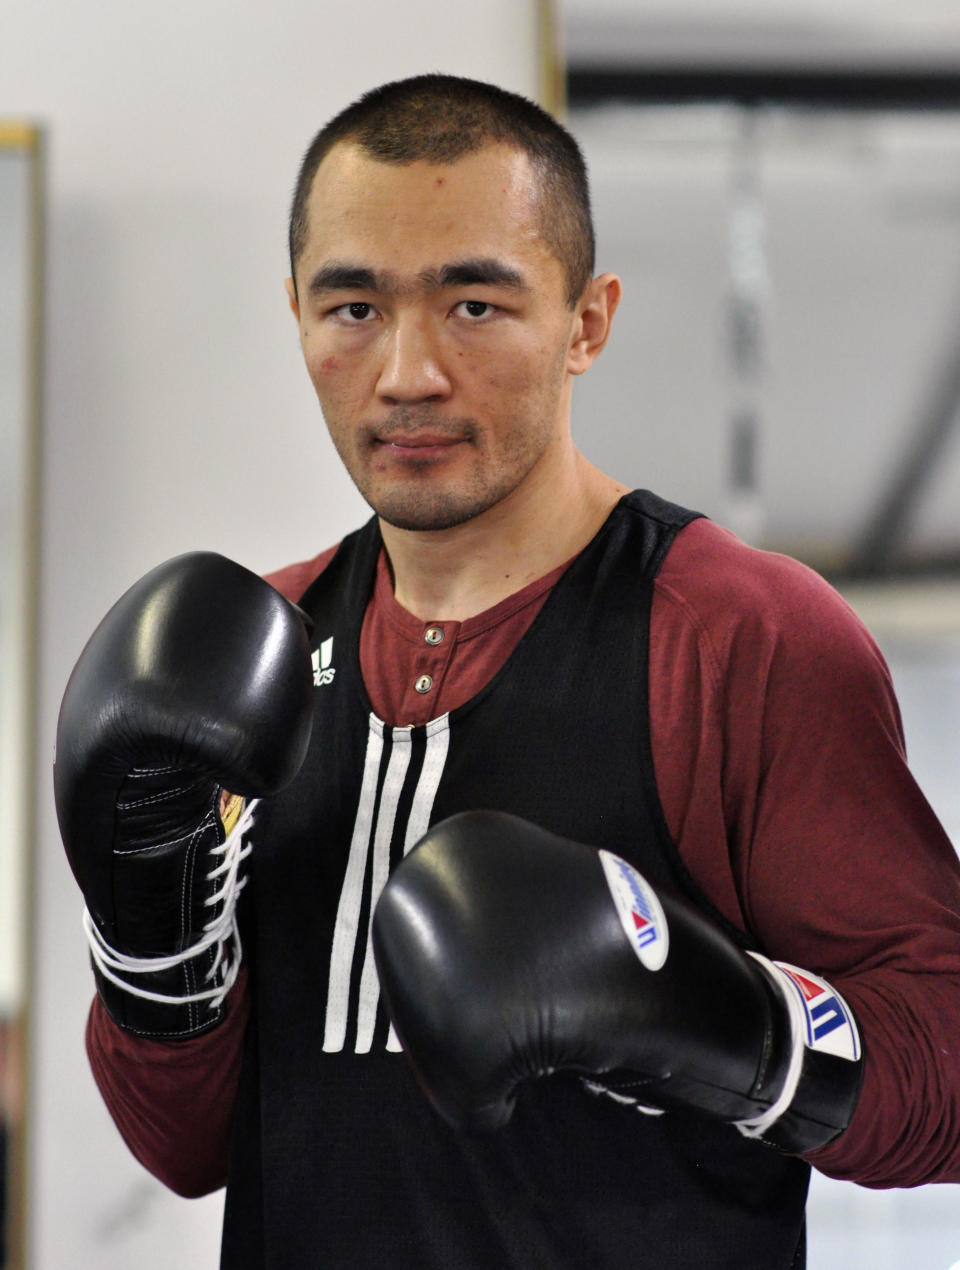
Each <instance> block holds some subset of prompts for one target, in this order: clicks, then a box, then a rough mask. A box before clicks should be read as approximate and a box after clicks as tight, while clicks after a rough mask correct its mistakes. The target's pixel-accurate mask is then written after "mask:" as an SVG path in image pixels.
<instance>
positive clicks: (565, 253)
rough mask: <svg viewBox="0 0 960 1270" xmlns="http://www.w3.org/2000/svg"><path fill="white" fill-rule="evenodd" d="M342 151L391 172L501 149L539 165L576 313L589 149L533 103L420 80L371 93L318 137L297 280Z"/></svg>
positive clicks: (446, 78) (300, 194)
mask: <svg viewBox="0 0 960 1270" xmlns="http://www.w3.org/2000/svg"><path fill="white" fill-rule="evenodd" d="M339 141H350V142H353V143H354V144H355V145H357V146H359V147H360V148H361V149H362V150H364V151H365V152H366V153H367V154H368V155H369V156H370V157H371V158H373V159H377V160H379V161H380V162H382V163H398V164H402V163H413V162H415V161H417V160H418V159H425V160H426V161H427V162H428V163H452V162H455V161H456V160H457V159H460V158H462V157H463V156H464V155H466V154H470V153H472V152H474V151H476V150H480V149H481V148H482V147H483V146H485V145H490V144H494V143H497V142H499V143H502V144H506V145H511V146H514V147H515V148H516V149H518V150H521V151H522V152H523V153H525V154H526V155H527V156H528V158H529V159H530V161H531V163H532V165H533V168H534V171H535V172H536V174H537V176H538V178H539V182H540V204H541V208H540V216H541V228H542V233H543V237H544V240H545V242H546V243H547V245H548V246H549V247H550V249H551V251H553V252H554V254H555V255H556V256H557V258H558V259H559V260H560V261H561V262H562V263H563V266H564V269H565V271H566V275H567V299H568V302H569V303H570V305H571V307H572V306H573V305H574V304H575V303H576V301H577V300H578V299H579V297H580V295H581V294H582V292H583V289H584V287H585V286H586V285H587V282H588V281H589V280H590V278H591V277H592V276H593V268H594V250H595V248H594V233H593V221H592V217H591V213H590V189H589V184H588V181H587V169H586V164H585V162H584V159H583V155H582V153H581V151H580V147H579V146H578V145H577V143H576V141H575V140H574V139H573V137H572V136H571V135H570V133H569V132H568V131H567V130H566V128H564V127H563V126H562V125H561V124H559V123H558V122H557V120H556V119H554V118H553V116H552V115H550V114H548V113H547V111H545V110H543V109H542V108H541V107H540V106H538V105H536V104H535V103H534V102H532V101H529V100H528V99H527V98H526V97H521V96H519V95H518V94H517V93H511V92H507V91H506V90H505V89H503V88H497V87H495V86H494V85H493V84H485V83H482V82H480V81H478V80H473V79H463V78H460V77H459V76H456V75H417V76H414V77H413V78H412V79H403V80H396V81H395V82H393V83H390V84H384V85H382V86H381V87H380V88H374V89H372V90H371V91H370V92H368V93H365V94H364V95H363V96H362V97H360V98H359V99H358V100H357V101H355V102H354V103H353V104H352V105H350V106H347V108H346V109H345V110H343V111H341V112H340V114H338V115H337V116H335V118H333V119H332V120H331V121H330V122H329V123H328V124H326V125H325V126H324V127H323V128H321V130H320V131H319V132H318V133H317V135H316V136H315V137H314V139H313V141H312V142H311V143H310V147H309V149H308V150H307V152H306V154H305V155H304V158H303V162H302V164H301V166H300V174H299V176H298V178H297V184H296V189H295V191H294V196H293V204H292V207H291V211H290V234H289V247H290V272H291V276H292V277H293V278H294V286H296V273H295V272H294V270H295V266H296V262H297V260H298V259H299V257H300V254H301V253H302V251H303V249H304V247H305V245H306V238H307V200H308V198H309V196H310V189H311V186H312V185H313V178H314V176H315V175H316V171H317V168H318V167H319V166H320V164H321V162H322V161H323V159H324V158H325V157H326V155H327V154H328V153H329V152H330V150H331V149H332V148H333V147H334V146H335V145H336V144H337V143H338V142H339Z"/></svg>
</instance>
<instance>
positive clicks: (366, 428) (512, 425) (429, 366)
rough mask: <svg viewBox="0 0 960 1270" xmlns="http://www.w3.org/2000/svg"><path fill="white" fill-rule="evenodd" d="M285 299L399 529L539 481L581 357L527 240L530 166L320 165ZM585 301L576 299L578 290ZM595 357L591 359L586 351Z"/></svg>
mask: <svg viewBox="0 0 960 1270" xmlns="http://www.w3.org/2000/svg"><path fill="white" fill-rule="evenodd" d="M308 227H309V228H308V234H307V241H306V246H305V248H304V250H303V252H302V254H301V256H300V258H299V260H298V261H297V266H296V268H297V296H298V297H299V298H298V299H297V298H296V297H295V296H294V293H293V290H292V287H290V286H289V284H288V289H289V291H290V299H291V307H292V308H293V311H294V314H295V316H296V317H297V321H298V324H299V329H300V340H301V345H302V349H303V355H304V359H305V361H306V366H307V370H308V373H309V375H310V378H311V380H312V382H313V386H314V388H315V389H316V393H317V397H318V399H319V401H320V405H321V408H322V410H323V414H324V418H325V420H326V423H327V426H328V428H329V430H330V434H331V437H332V439H333V442H334V445H335V446H336V448H337V451H338V453H339V455H340V457H341V459H342V460H343V462H344V464H345V466H346V468H347V470H348V472H349V473H350V475H351V477H352V478H353V480H354V482H355V483H356V485H357V487H358V489H359V490H360V492H361V494H362V495H363V497H364V498H365V499H366V500H367V502H368V503H369V504H370V505H371V506H372V507H373V508H374V510H375V511H376V512H377V513H378V514H379V515H380V516H381V517H382V518H383V519H384V520H385V521H387V522H388V523H390V524H392V525H395V526H397V527H399V528H402V529H416V530H430V529H445V528H450V527H452V526H454V525H457V524H461V523H463V522H464V521H466V520H470V519H472V518H474V517H476V516H479V515H481V514H482V513H484V512H485V511H487V510H488V509H490V508H491V507H494V506H495V505H497V504H499V503H501V502H503V500H505V499H508V498H509V497H510V496H511V495H512V494H514V492H515V491H517V490H518V489H520V488H522V487H523V486H524V485H525V483H529V482H531V481H532V480H534V479H537V478H538V477H542V476H544V475H545V474H548V473H549V469H550V467H551V464H552V463H554V462H556V461H557V460H558V456H559V454H560V452H561V451H562V449H563V447H564V446H565V445H569V444H570V442H569V408H570V383H571V376H572V375H574V374H579V373H580V372H581V370H584V369H586V366H587V365H588V364H589V362H590V361H592V358H593V356H595V352H590V351H588V348H587V344H588V341H587V340H586V339H585V337H584V334H583V328H584V317H583V310H584V308H585V306H586V303H587V300H586V298H585V299H584V300H583V301H581V303H580V304H579V305H578V306H576V307H575V308H573V309H571V308H570V306H569V304H568V303H567V299H566V278H565V274H564V269H563V266H562V264H561V262H560V261H559V260H558V259H557V258H556V257H555V256H554V255H553V254H552V253H551V252H550V250H549V249H548V248H547V246H546V245H545V243H544V242H543V240H542V238H541V236H540V232H539V222H538V212H537V202H536V187H535V183H534V176H533V173H532V171H531V169H530V165H529V162H528V160H527V158H526V156H525V155H523V154H522V153H520V152H518V151H516V150H513V149H511V148H509V147H506V146H500V145H491V146H488V147H486V148H484V149H482V150H480V151H478V152H476V153H475V154H472V155H468V156H466V157H464V158H463V159H460V160H459V161H457V162H455V163H452V164H449V165H435V164H429V163H425V162H417V163H412V164H406V165H396V164H387V163H380V162H377V161H375V160H373V159H371V158H369V157H367V156H366V155H364V154H363V153H362V152H361V151H360V150H358V149H357V148H355V147H353V146H351V145H349V144H340V145H338V146H336V147H334V149H333V150H332V151H331V152H330V154H328V155H327V157H326V158H325V159H324V161H323V163H322V164H321V165H320V168H319V169H318V171H317V175H316V177H315V178H314V183H313V188H312V190H311V194H310V199H309V203H308ZM589 290H590V289H589V288H588V292H589ZM597 351H599V350H597Z"/></svg>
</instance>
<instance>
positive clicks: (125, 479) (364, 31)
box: [0, 0, 539, 1270]
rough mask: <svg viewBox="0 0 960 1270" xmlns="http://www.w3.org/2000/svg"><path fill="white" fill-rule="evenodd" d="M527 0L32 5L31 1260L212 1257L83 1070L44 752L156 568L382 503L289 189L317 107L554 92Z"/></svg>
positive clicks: (279, 559) (67, 908)
mask: <svg viewBox="0 0 960 1270" xmlns="http://www.w3.org/2000/svg"><path fill="white" fill-rule="evenodd" d="M536 15H537V6H536V5H535V3H534V0H521V2H519V3H518V0H485V3H484V4H483V5H464V6H462V7H460V6H456V7H453V6H451V5H449V4H448V3H446V2H445V0H405V3H403V4H402V5H400V4H395V3H391V0H355V2H354V3H352V4H342V3H333V2H332V0H270V2H269V3H267V0H248V2H247V3H243V4H237V3H234V2H233V0H200V2H197V0H189V2H188V0H166V3H164V4H153V5H142V4H131V3H129V0H71V3H63V0H12V3H7V4H6V5H4V12H3V29H2V37H0V93H2V96H0V114H4V115H10V116H20V117H30V118H32V119H35V120H37V121H39V122H41V123H42V124H44V125H45V127H46V129H47V131H48V168H47V170H48V195H49V199H48V218H49V226H48V247H49V250H48V292H47V315H48V325H47V336H48V342H47V371H46V425H45V437H44V461H43V525H42V576H41V578H40V604H41V629H40V726H39V751H40V760H39V808H38V818H39V824H38V830H39V832H38V837H39V842H38V847H37V858H36V870H35V872H36V929H35V941H34V960H35V983H34V1015H33V1054H32V1058H33V1067H32V1116H33V1144H32V1168H31V1176H30V1185H31V1196H30V1199H31V1213H30V1238H31V1248H32V1255H31V1258H30V1268H31V1270H84V1268H85V1267H87V1266H91V1267H92V1266H96V1267H97V1270H111V1268H112V1267H117V1268H118V1270H119V1268H120V1267H123V1270H127V1268H128V1267H129V1266H130V1265H131V1264H135V1265H136V1266H137V1267H138V1270H153V1268H154V1267H156V1268H157V1270H161V1268H163V1270H166V1267H168V1266H170V1265H173V1264H175V1265H177V1266H179V1267H180V1268H181V1270H190V1268H191V1267H197V1268H198V1270H199V1268H201V1267H202V1268H204V1270H209V1268H210V1267H213V1266H215V1265H216V1264H217V1248H218V1236H219V1212H220V1205H221V1201H220V1200H219V1199H218V1198H213V1199H207V1200H202V1201H194V1202H192V1203H190V1202H187V1201H183V1200H178V1199H175V1198H174V1197H172V1196H169V1195H167V1194H166V1193H165V1192H164V1191H163V1190H162V1189H161V1188H160V1187H159V1185H158V1184H156V1183H154V1182H153V1181H152V1180H151V1179H150V1178H148V1177H147V1176H146V1174H144V1173H143V1171H142V1170H141V1169H140V1168H139V1166H138V1165H136V1164H135V1163H134V1162H133V1161H132V1159H131V1158H130V1157H129V1155H128V1153H127V1151H126V1148H125V1147H124V1146H123V1144H122V1143H121V1142H120V1140H119V1138H118V1137H117V1135H116V1133H115V1132H114V1130H113V1127H112V1125H111V1124H110V1123H109V1121H108V1118H107V1115H106V1112H105V1111H104V1110H103V1108H102V1106H101V1104H100V1102H99V1098H98V1096H97V1094H96V1092H95V1089H94V1087H93V1083H92V1080H91V1078H90V1076H89V1074H88V1071H87V1066H86V1060H85V1057H84V1054H83V1049H82V1033H83V1025H84V1020H85V1015H86V1010H87V1006H88V1002H89V999H90V995H91V986H92V984H91V977H90V973H89V970H88V967H87V964H86V955H85V946H84V943H83V940H82V936H81V934H80V927H79V914H80V900H79V894H78V892H77V890H76V887H75V885H74V883H73V880H72V878H71V876H70V874H69V872H68V869H67V866H66V864H65V861H64V859H63V853H62V850H61V848H60V845H59V838H58V834H57V829H56V824H55V820H54V815H53V810H52V799H51V796H50V781H49V767H50V762H51V758H52V750H53V736H54V727H55V720H56V713H57V709H58V707H59V702H60V696H61V694H62V691H63V687H64V684H65V682H66V679H67V676H68V674H69V671H70V668H71V666H72V664H73V662H74V660H75V659H76V656H77V654H78V653H79V651H80V648H81V646H82V644H83V642H84V641H85V639H86V638H87V636H88V635H89V633H90V631H91V630H92V629H93V627H94V626H95V625H96V623H97V621H98V620H99V618H100V617H101V616H102V614H103V613H104V611H105V610H106V608H107V607H108V606H109V605H110V604H111V603H112V602H113V600H114V599H115V598H116V597H117V596H118V595H119V594H120V593H121V592H122V591H123V590H124V589H125V588H126V587H127V586H128V585H129V584H130V583H131V582H133V581H134V580H135V579H136V578H137V577H138V576H140V575H141V574H142V573H143V572H145V571H146V570H147V569H148V568H150V567H151V566H152V565H154V564H155V563H157V562H159V561H161V560H163V559H166V558H167V557H169V556H171V555H174V554H176V553H177V552H180V551H183V550H189V549H192V548H210V549H214V550H219V551H223V552H224V553H226V554H228V555H231V556H233V557H234V558H236V559H238V560H240V561H242V562H244V563H245V564H247V565H248V566H250V567H251V568H254V569H257V570H264V569H267V568H269V567H271V566H277V565H280V564H283V563H285V562H287V561H289V560H292V559H297V558H302V557H304V556H306V555H309V554H313V553H314V552H316V551H317V550H319V549H320V548H321V547H324V546H326V545H328V544H330V543H331V542H333V541H335V540H336V539H337V538H338V537H339V536H340V535H341V534H342V533H343V532H344V531H345V530H347V529H350V528H352V527H353V526H354V525H355V524H357V523H359V521H360V519H361V518H364V517H365V516H366V514H367V513H366V509H365V507H364V506H363V504H361V502H360V500H359V498H358V497H357V496H356V495H355V493H354V492H353V490H352V487H351V486H349V484H348V482H347V480H346V478H345V477H344V476H343V475H342V473H341V470H340V465H339V462H338V461H337V459H336V457H335V455H334V453H333V451H332V449H331V447H330V446H329V444H328V442H327V439H326V436H325V432H324V428H323V424H322V422H321V419H320V415H319V412H318V410H317V407H316V404H315V401H314V399H313V397H312V393H311V390H310V388H309V385H308V383H307V380H306V376H305V374H304V372H303V370H302V367H301V365H300V363H299V351H298V347H297V340H296V333H295V327H294V323H293V320H292V319H291V318H290V316H289V314H288V311H287V308H286V300H285V296H284V292H283V286H282V280H283V278H284V276H285V272H286V263H285V254H284V243H285V229H286V225H285V220H286V212H287V204H288V199H289V195H290V191H291V189H292V185H293V181H294V177H295V172H296V167H297V164H298V162H299V159H300V156H301V154H302V152H303V150H304V149H305V148H306V145H307V144H308V142H309V140H310V138H311V136H312V135H313V133H314V132H315V131H316V129H317V128H318V127H319V126H320V124H321V123H322V122H324V120H325V119H326V118H327V117H329V115H330V114H332V113H333V112H334V111H335V110H337V109H338V108H339V107H341V106H342V105H344V104H346V102H347V101H349V100H352V99H353V98H354V97H356V96H357V95H359V93H361V92H362V91H364V90H365V89H367V88H369V87H372V86H373V85H375V84H377V83H380V82H383V81H385V80H387V79H392V78H397V77H400V76H403V75H407V74H413V73H417V72H420V71H427V70H446V71H453V72H456V73H463V74H470V75H476V76H479V77H482V78H488V79H493V80H496V81H498V82H500V83H502V84H504V85H505V86H506V87H510V88H515V89H517V90H519V91H522V92H526V93H528V94H530V95H536V94H537V92H538V87H539V85H538V79H537V67H538V61H537V56H536V53H535V44H536Z"/></svg>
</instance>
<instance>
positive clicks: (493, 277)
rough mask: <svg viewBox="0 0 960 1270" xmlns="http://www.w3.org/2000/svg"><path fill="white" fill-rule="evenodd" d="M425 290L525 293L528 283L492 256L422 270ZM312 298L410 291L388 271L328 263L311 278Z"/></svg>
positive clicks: (349, 262) (335, 261) (512, 267)
mask: <svg viewBox="0 0 960 1270" xmlns="http://www.w3.org/2000/svg"><path fill="white" fill-rule="evenodd" d="M417 281H418V283H419V285H420V286H421V287H422V288H424V289H425V290H427V291H439V290H441V289H442V288H443V287H471V286H488V287H507V288H509V289H510V290H511V291H526V290H527V284H526V282H525V281H524V278H523V275H522V274H521V273H520V271H519V269H516V268H514V266H513V265H508V264H507V263H506V262H505V261H503V260H497V259H496V257H493V256H480V257H477V258H475V259H469V260H457V261H454V262H453V263H451V264H448V265H443V266H442V268H439V269H424V270H423V271H422V272H421V273H420V274H419V275H418V279H417ZM308 290H309V291H310V293H311V295H322V294H324V293H325V292H328V291H373V292H377V293H379V294H381V295H397V294H399V293H401V292H403V291H407V290H409V287H408V286H406V285H404V284H403V283H401V281H400V279H399V278H398V277H397V275H396V274H395V273H393V272H391V271H390V270H378V269H371V268H369V267H368V266H366V265H361V264H355V263H353V262H352V261H345V260H331V261H328V262H327V263H326V264H324V265H321V266H320V268H319V269H318V270H317V271H316V272H315V273H314V275H313V276H312V278H311V279H310V282H309V286H308Z"/></svg>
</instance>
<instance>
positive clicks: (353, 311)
mask: <svg viewBox="0 0 960 1270" xmlns="http://www.w3.org/2000/svg"><path fill="white" fill-rule="evenodd" d="M333 313H334V316H335V317H337V318H339V319H340V321H341V322H346V323H348V324H349V325H351V326H356V325H357V324H358V323H361V322H369V320H370V319H371V318H372V317H374V316H375V315H376V310H375V309H374V307H373V305H372V304H368V303H367V301H366V300H354V301H353V302H352V303H351V304H340V305H338V306H337V307H336V308H335V309H334V310H333Z"/></svg>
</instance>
